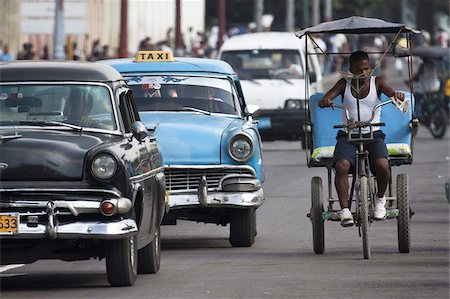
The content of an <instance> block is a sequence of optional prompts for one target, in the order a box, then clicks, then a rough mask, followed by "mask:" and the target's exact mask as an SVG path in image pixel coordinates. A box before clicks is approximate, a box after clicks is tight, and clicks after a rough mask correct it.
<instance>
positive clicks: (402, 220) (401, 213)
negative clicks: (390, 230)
mask: <svg viewBox="0 0 450 299" xmlns="http://www.w3.org/2000/svg"><path fill="white" fill-rule="evenodd" d="M408 189H409V186H408V175H407V174H405V173H401V174H399V175H397V208H398V216H397V232H398V251H399V252H401V253H409V249H410V242H411V241H410V236H411V233H410V230H409V224H410V219H411V218H410V215H409V197H408Z"/></svg>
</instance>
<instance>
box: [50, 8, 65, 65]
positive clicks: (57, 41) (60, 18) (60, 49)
mask: <svg viewBox="0 0 450 299" xmlns="http://www.w3.org/2000/svg"><path fill="white" fill-rule="evenodd" d="M53 59H54V60H64V59H66V55H65V54H64V0H55V26H54V28H53Z"/></svg>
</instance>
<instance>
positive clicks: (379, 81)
mask: <svg viewBox="0 0 450 299" xmlns="http://www.w3.org/2000/svg"><path fill="white" fill-rule="evenodd" d="M376 85H377V89H378V91H380V92H382V93H384V94H385V95H387V96H388V97H395V98H397V99H399V100H400V101H404V100H405V94H404V93H403V92H400V91H395V90H394V89H393V88H392V87H391V86H389V84H388V83H387V82H386V80H385V79H384V78H383V77H377V78H376Z"/></svg>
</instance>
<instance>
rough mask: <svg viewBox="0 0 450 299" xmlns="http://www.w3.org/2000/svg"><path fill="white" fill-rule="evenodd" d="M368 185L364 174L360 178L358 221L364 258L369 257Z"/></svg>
mask: <svg viewBox="0 0 450 299" xmlns="http://www.w3.org/2000/svg"><path fill="white" fill-rule="evenodd" d="M369 196H370V195H369V185H368V181H367V177H366V176H362V177H361V178H360V186H359V192H358V197H359V203H358V206H359V217H360V219H359V223H360V226H361V227H360V229H361V234H362V239H363V253H364V259H369V258H370V242H369V204H368V203H369Z"/></svg>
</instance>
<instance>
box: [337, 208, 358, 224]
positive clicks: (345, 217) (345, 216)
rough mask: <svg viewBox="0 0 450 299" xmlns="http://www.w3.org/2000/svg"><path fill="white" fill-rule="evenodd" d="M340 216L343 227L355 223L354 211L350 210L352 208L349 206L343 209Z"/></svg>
mask: <svg viewBox="0 0 450 299" xmlns="http://www.w3.org/2000/svg"><path fill="white" fill-rule="evenodd" d="M340 217H341V225H342V226H343V227H348V226H352V225H353V224H355V221H354V220H353V215H352V212H350V210H349V209H348V208H344V209H342V210H341V213H340Z"/></svg>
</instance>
